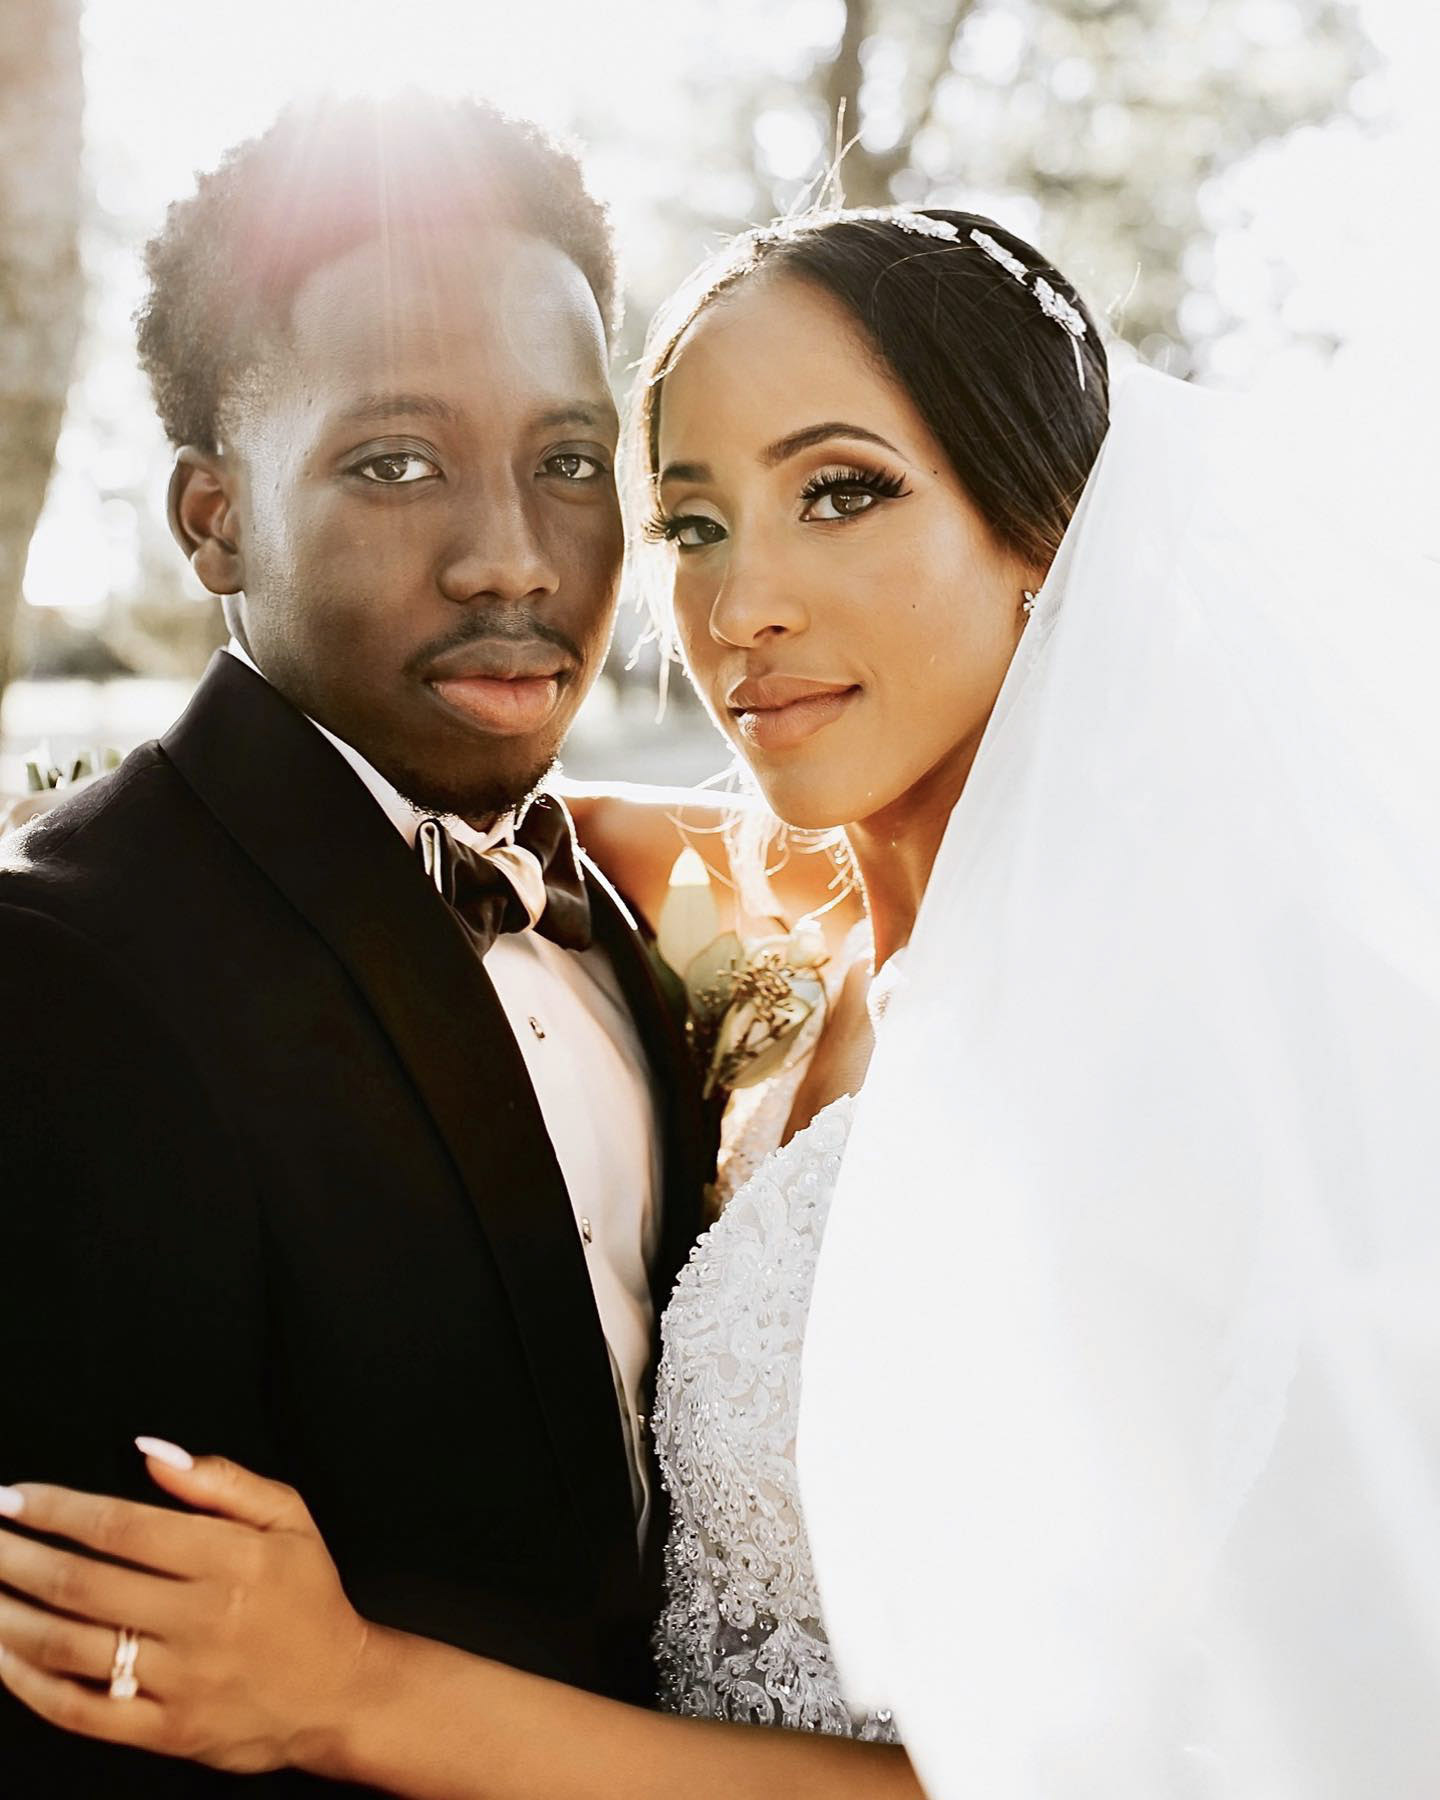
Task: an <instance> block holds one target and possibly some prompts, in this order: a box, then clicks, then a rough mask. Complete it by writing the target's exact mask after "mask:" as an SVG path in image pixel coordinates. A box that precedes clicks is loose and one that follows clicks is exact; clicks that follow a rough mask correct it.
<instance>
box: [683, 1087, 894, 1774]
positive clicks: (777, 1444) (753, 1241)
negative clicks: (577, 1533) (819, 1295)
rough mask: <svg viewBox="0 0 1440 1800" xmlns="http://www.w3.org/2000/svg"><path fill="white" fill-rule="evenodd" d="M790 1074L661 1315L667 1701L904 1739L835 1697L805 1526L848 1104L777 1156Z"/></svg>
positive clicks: (748, 1129)
mask: <svg viewBox="0 0 1440 1800" xmlns="http://www.w3.org/2000/svg"><path fill="white" fill-rule="evenodd" d="M797 1082H798V1074H794V1073H791V1072H787V1076H785V1077H781V1078H780V1079H778V1080H777V1081H775V1082H773V1083H771V1084H770V1086H769V1087H768V1088H766V1089H765V1090H763V1095H764V1099H763V1100H762V1101H760V1102H758V1103H757V1104H756V1106H755V1109H754V1110H753V1112H752V1113H751V1114H750V1116H749V1117H748V1118H747V1120H746V1123H745V1128H744V1129H743V1131H742V1133H741V1137H740V1140H739V1141H738V1142H737V1143H736V1144H735V1145H734V1147H733V1148H732V1152H731V1158H730V1165H729V1167H730V1170H731V1171H732V1172H735V1173H738V1172H739V1170H741V1169H743V1170H744V1171H745V1178H744V1180H743V1182H741V1183H739V1184H735V1183H734V1182H727V1184H726V1185H727V1187H728V1188H729V1191H730V1194H731V1198H730V1200H729V1203H728V1205H727V1206H726V1208H725V1211H724V1213H723V1214H722V1216H721V1217H720V1219H719V1221H718V1222H717V1223H716V1224H714V1225H712V1226H711V1228H710V1229H709V1230H708V1231H707V1232H706V1233H705V1234H704V1235H703V1236H702V1237H701V1238H700V1240H699V1242H698V1243H697V1244H696V1246H695V1248H694V1250H693V1251H692V1252H691V1255H690V1261H689V1263H688V1264H687V1265H686V1267H685V1269H684V1270H683V1271H682V1272H681V1275H680V1279H679V1282H678V1284H677V1286H676V1289H675V1295H674V1298H673V1299H672V1300H671V1302H670V1305H669V1308H668V1309H667V1311H666V1314H665V1320H664V1325H663V1342H664V1349H663V1353H662V1356H661V1361H660V1369H659V1374H658V1377H657V1382H656V1400H655V1432H656V1449H657V1451H658V1453H659V1457H660V1466H661V1470H662V1473H663V1477H664V1481H665V1486H666V1489H667V1491H668V1493H669V1495H670V1499H671V1505H672V1522H671V1532H670V1541H669V1544H668V1546H667V1549H666V1605H665V1610H664V1612H663V1613H662V1615H661V1618H660V1623H659V1625H658V1627H657V1631H656V1650H657V1656H658V1661H659V1667H660V1680H661V1698H662V1701H663V1704H664V1705H665V1706H666V1707H667V1708H668V1709H669V1710H670V1711H672V1712H680V1713H688V1714H690V1715H692V1716H695V1717H701V1718H713V1719H731V1720H735V1721H738V1722H743V1723H748V1724H762V1725H787V1726H791V1727H794V1728H797V1729H800V1730H804V1731H822V1732H827V1733H831V1734H834V1735H837V1736H844V1737H860V1738H865V1739H867V1740H870V1741H875V1742H885V1743H893V1742H896V1741H897V1738H896V1733H895V1727H894V1722H893V1720H892V1719H891V1716H890V1714H889V1713H888V1712H883V1711H881V1712H876V1713H873V1714H870V1713H866V1712H863V1711H859V1710H852V1709H851V1708H850V1707H849V1706H848V1705H847V1704H846V1702H845V1699H844V1697H843V1696H842V1694H841V1692H840V1686H839V1682H838V1679H837V1677H836V1672H835V1666H834V1663H833V1661H832V1659H831V1655H830V1646H829V1644H828V1642H827V1641H826V1637H825V1630H824V1626H823V1625H822V1623H821V1620H820V1608H819V1598H818V1595H817V1591H816V1583H815V1574H814V1570H813V1568H812V1567H811V1562H810V1546H809V1543H808V1541H807V1539H806V1536H805V1528H804V1523H803V1521H802V1519H801V1516H800V1509H799V1495H798V1487H797V1480H796V1471H795V1428H796V1421H797V1418H798V1413H799V1384H800V1349H801V1343H802V1340H803V1337H804V1332H805V1320H806V1315H807V1314H808V1312H809V1308H810V1295H811V1291H812V1288H813V1284H814V1278H815V1263H816V1258H817V1256H818V1253H819V1249H820V1240H821V1236H822V1233H823V1231H824V1226H825V1218H826V1215H827V1213H828V1211H829V1205H830V1197H831V1195H832V1193H833V1192H834V1188H835V1183H836V1179H837V1177H838V1175H839V1171H840V1157H841V1154H842V1152H843V1150H844V1148H845V1139H846V1136H847V1133H848V1131H849V1127H850V1119H851V1115H852V1113H853V1110H854V1101H853V1100H852V1099H849V1098H845V1099H841V1100H837V1101H835V1102H834V1103H833V1104H832V1105H830V1106H827V1107H825V1108H824V1109H823V1110H822V1111H821V1112H819V1113H817V1115H816V1116H815V1118H814V1119H813V1120H812V1121H811V1122H810V1124H809V1125H808V1126H806V1128H805V1129H804V1130H803V1131H801V1132H797V1134H796V1135H795V1137H794V1138H793V1139H792V1140H791V1142H790V1143H789V1144H787V1145H786V1146H785V1147H784V1148H783V1149H780V1150H775V1149H773V1145H774V1144H775V1142H776V1140H777V1139H778V1136H779V1133H780V1131H782V1130H783V1129H784V1122H785V1118H786V1116H787V1115H788V1112H789V1109H790V1104H791V1100H792V1098H793V1094H794V1091H795V1086H796V1084H797ZM777 1115H778V1122H777ZM767 1140H768V1144H769V1146H771V1148H770V1149H769V1150H768V1151H767V1152H766V1153H765V1154H764V1155H763V1159H762V1157H761V1155H760V1154H759V1153H758V1146H759V1145H760V1144H761V1143H765V1142H766V1141H767Z"/></svg>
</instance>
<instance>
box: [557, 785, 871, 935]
mask: <svg viewBox="0 0 1440 1800" xmlns="http://www.w3.org/2000/svg"><path fill="white" fill-rule="evenodd" d="M558 792H559V793H560V795H561V797H562V798H563V799H564V801H565V804H566V805H567V806H568V807H569V809H570V812H571V815H572V817H573V818H574V820H575V830H576V835H577V836H578V837H579V839H580V843H581V845H582V847H583V848H584V850H585V851H586V853H587V854H588V855H589V856H591V857H592V858H593V859H594V861H595V862H596V863H597V864H598V865H599V867H600V868H601V869H602V870H603V872H604V873H605V875H606V876H607V878H608V879H609V880H610V881H611V882H612V883H613V884H614V885H615V886H616V887H617V888H618V889H619V890H620V892H621V893H622V894H624V896H625V898H626V900H627V901H628V902H629V904H630V905H631V906H632V907H634V908H635V909H636V910H637V911H638V912H640V913H641V914H643V916H644V917H645V919H646V920H647V921H648V922H649V924H650V925H651V926H652V927H653V926H654V925H655V923H656V921H657V920H658V918H659V915H660V908H661V907H662V906H663V905H664V902H665V895H666V892H667V890H668V888H669V885H670V879H671V876H672V874H673V873H674V870H675V863H676V860H677V859H678V858H679V856H680V855H681V853H682V852H683V851H685V850H693V851H694V852H695V853H696V855H698V856H699V857H700V859H701V861H702V862H703V863H704V864H705V868H706V871H707V872H708V874H709V876H710V880H711V891H712V893H713V894H714V897H715V901H716V905H717V907H718V909H719V914H720V921H721V927H722V929H724V930H736V929H739V928H740V927H741V926H742V924H743V922H744V920H745V919H746V918H749V919H750V920H751V921H752V929H751V932H750V935H754V933H753V921H754V919H756V918H767V917H774V918H779V919H781V920H784V921H786V922H790V923H793V921H794V920H796V919H798V918H800V917H802V916H803V915H805V914H807V913H812V912H815V911H817V910H818V909H819V908H820V907H822V906H829V907H831V908H832V913H830V914H827V916H826V918H825V920H824V925H825V929H826V936H827V938H828V937H830V936H831V933H832V931H833V932H834V933H835V934H836V936H835V943H836V944H837V945H838V944H839V942H840V941H842V940H843V938H844V935H845V933H846V932H847V931H849V930H850V928H851V927H852V925H853V924H854V922H855V920H856V919H857V918H858V917H859V916H860V914H861V905H860V898H859V894H858V891H853V890H852V889H851V888H850V887H848V886H847V877H846V875H845V872H844V869H843V867H842V862H843V854H842V853H841V852H840V851H839V849H838V847H837V846H835V845H831V844H819V845H811V844H805V845H804V846H801V845H798V844H792V845H788V846H787V847H785V848H784V849H782V850H780V851H779V852H778V854H772V853H771V852H770V847H769V846H768V844H767V840H768V839H770V838H771V836H772V834H773V832H776V831H782V830H783V828H782V827H779V826H778V825H777V824H776V823H775V822H774V821H773V820H772V819H771V817H770V815H769V814H768V813H767V812H766V810H765V808H764V807H763V805H762V804H761V803H760V802H759V801H758V800H755V799H753V798H751V797H749V796H747V795H743V794H731V793H715V792H711V791H708V790H706V789H703V788H683V787H659V786H649V785H646V784H643V783H638V782H604V783H601V782H568V781H567V782H565V783H564V784H562V785H561V786H560V787H559V789H558ZM757 887H758V889H759V890H761V897H757ZM742 896H743V899H742ZM837 901H838V903H837Z"/></svg>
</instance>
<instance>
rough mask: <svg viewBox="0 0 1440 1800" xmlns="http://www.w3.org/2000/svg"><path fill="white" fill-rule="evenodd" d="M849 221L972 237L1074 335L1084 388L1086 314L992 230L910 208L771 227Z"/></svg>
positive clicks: (829, 214) (858, 209)
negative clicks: (1082, 350)
mask: <svg viewBox="0 0 1440 1800" xmlns="http://www.w3.org/2000/svg"><path fill="white" fill-rule="evenodd" d="M849 219H876V220H879V221H880V222H881V223H883V224H886V225H896V226H898V227H899V228H900V230H902V231H913V232H914V233H915V235H916V236H917V237H928V238H937V239H941V240H943V241H944V242H947V243H952V244H958V243H961V242H962V241H964V239H965V238H966V237H968V239H969V241H970V242H971V243H972V244H974V245H975V247H976V249H977V250H980V251H983V253H984V254H985V255H986V256H988V257H989V258H990V260H991V262H993V263H998V264H999V266H1000V267H1001V268H1002V269H1004V270H1005V272H1006V274H1007V275H1013V276H1014V277H1015V279H1016V281H1018V282H1019V283H1020V285H1021V287H1023V288H1026V289H1027V290H1028V291H1029V292H1030V293H1032V294H1033V295H1034V296H1035V299H1036V300H1037V301H1038V302H1039V305H1040V310H1041V312H1043V313H1044V315H1045V317H1046V318H1047V319H1053V320H1054V321H1055V323H1056V324H1057V325H1058V326H1059V327H1060V328H1061V330H1062V331H1065V332H1068V333H1069V337H1070V348H1071V349H1072V350H1073V351H1074V353H1075V376H1076V379H1077V380H1078V381H1079V383H1080V387H1081V390H1082V391H1083V390H1084V387H1085V359H1084V358H1083V357H1082V356H1081V354H1080V344H1081V342H1082V340H1083V339H1084V338H1085V337H1086V335H1087V331H1086V325H1085V320H1084V318H1083V317H1082V316H1081V314H1080V312H1079V310H1078V309H1077V308H1076V307H1074V306H1072V305H1071V303H1070V302H1069V301H1068V300H1067V299H1066V298H1065V296H1064V295H1063V294H1061V293H1058V292H1057V291H1056V290H1055V288H1054V287H1052V286H1051V284H1050V283H1049V282H1048V281H1046V280H1045V278H1044V276H1043V275H1036V276H1034V277H1032V276H1031V272H1030V270H1029V269H1028V268H1027V267H1026V266H1025V264H1024V263H1023V262H1022V261H1021V260H1020V258H1019V257H1018V256H1016V255H1015V254H1014V252H1013V251H1011V250H1007V249H1006V248H1005V246H1004V245H1003V244H1002V243H1000V242H999V240H998V239H996V238H993V237H991V235H990V233H989V232H988V231H980V230H979V229H978V228H977V229H972V230H970V231H969V232H967V233H962V232H961V230H960V227H959V226H958V225H955V224H953V223H952V222H951V221H950V220H949V219H932V218H931V217H930V215H929V214H928V213H923V212H915V211H914V210H912V208H910V207H908V206H848V207H839V206H836V207H822V208H817V209H814V210H811V211H809V212H804V213H797V214H794V215H792V216H791V217H790V218H788V219H785V220H783V221H782V222H781V223H780V224H778V225H773V226H770V227H769V228H768V230H769V232H771V233H773V234H774V235H776V236H779V237H787V236H790V237H793V236H798V235H799V234H800V233H801V232H802V231H812V230H814V229H815V227H816V226H819V225H828V224H830V223H832V222H838V221H842V220H849Z"/></svg>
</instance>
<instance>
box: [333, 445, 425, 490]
mask: <svg viewBox="0 0 1440 1800" xmlns="http://www.w3.org/2000/svg"><path fill="white" fill-rule="evenodd" d="M351 471H352V473H353V474H356V475H359V476H361V477H362V479H364V480H366V481H373V482H376V483H378V484H379V485H380V486H381V487H401V486H405V485H407V484H408V483H410V482H412V481H426V480H428V479H429V478H430V477H431V476H434V475H438V474H439V473H440V471H439V469H437V468H436V466H435V464H434V463H433V462H431V461H430V459H429V457H427V456H421V455H420V453H419V451H418V450H387V451H385V452H384V453H383V454H382V455H380V456H367V457H366V458H365V459H364V461H363V462H358V463H354V464H352V465H351Z"/></svg>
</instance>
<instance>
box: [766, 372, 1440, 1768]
mask: <svg viewBox="0 0 1440 1800" xmlns="http://www.w3.org/2000/svg"><path fill="white" fill-rule="evenodd" d="M1308 448H1309V447H1308V446H1299V445H1296V444H1293V443H1287V442H1286V441H1285V434H1284V431H1283V429H1278V428H1275V427H1273V426H1266V425H1264V424H1263V423H1262V422H1261V421H1260V420H1258V419H1257V418H1255V417H1253V416H1252V415H1251V413H1250V412H1249V411H1248V410H1247V408H1246V406H1245V404H1244V403H1243V402H1240V401H1236V400H1229V399H1226V398H1223V397H1219V396H1216V395H1212V394H1206V393H1203V392H1199V391H1196V390H1194V389H1191V388H1187V387H1185V386H1183V385H1181V384H1179V383H1176V382H1174V381H1170V380H1168V379H1166V378H1164V377H1162V376H1158V375H1154V374H1149V373H1145V372H1136V373H1132V374H1131V375H1130V376H1128V377H1127V378H1125V379H1123V380H1122V382H1121V383H1120V384H1119V387H1118V391H1117V395H1116V403H1115V409H1114V416H1113V422H1112V427H1111V431H1110V436H1109V438H1108V440H1107V443H1106V447H1105V450H1104V452H1103V454H1102V456H1101V459H1100V462H1099V464H1098V465H1097V468H1096V470H1095V473H1094V474H1093V475H1092V477H1091V480H1090V483H1089V486H1088V487H1087V490H1086V494H1085V497H1084V499H1083V501H1082V503H1081V506H1080V509H1079V511H1078V513H1077V515H1076V518H1075V520H1074V522H1073V524H1072V526H1071V529H1070V531H1069V533H1068V535H1067V537H1066V540H1065V543H1064V545H1063V547H1062V549H1061V552H1060V555H1059V557H1058V559H1057V561H1056V563H1055V566H1054V568H1053V570H1052V571H1051V574H1050V577H1049V579H1048V581H1047V582H1046V585H1045V588H1044V590H1043V592H1042V594H1041V596H1040V600H1039V603H1038V605H1037V607H1036V609H1035V612H1034V615H1033V617H1032V619H1031V621H1030V624H1029V626H1028V627H1027V629H1026V631H1025V634H1024V639H1023V642H1022V645H1021V648H1020V651H1019V653H1018V654H1017V656H1016V659H1015V662H1014V665H1013V667H1012V669H1011V672H1010V674H1009V677H1008V679H1007V681H1006V684H1005V687H1004V690H1003V692H1002V694H1001V697H1000V702H999V705H998V707H997V709H996V712H995V715H994V718H993V720H992V722H991V725H990V727H989V729H988V731H987V734H986V737H985V740H984V743H983V746H982V748H981V752H980V756H979V758H978V760H977V762H976V764H975V768H974V771H973V773H972V775H971V778H970V781H969V784H968V786H967V788H966V791H965V793H964V796H963V798H962V799H961V802H960V804H959V806H958V807H957V808H956V810H955V813H954V815H953V816H952V819H951V822H950V826H949V830H948V832H947V835H946V838H945V842H944V845H943V848H942V850H941V852H940V856H939V859H938V861H937V863H936V866H935V871H934V875H933V878H932V881H931V884H930V887H929V890H928V892H927V894H926V897H925V902H924V906H923V908H922V911H921V915H920V918H919V920H918V921H917V925H916V929H915V933H914V937H913V939H912V943H911V945H910V948H909V950H908V951H907V952H906V953H905V957H904V961H903V967H902V971H901V974H900V977H899V982H898V988H897V992H896V994H895V997H894V999H893V1001H892V1004H891V1008H890V1011H889V1013H888V1014H887V1016H886V1018H885V1020H884V1022H883V1023H882V1025H881V1028H880V1039H879V1044H878V1047H877V1051H876V1056H875V1060H874V1063H873V1065H872V1069H871V1073H870V1076H869V1079H868V1081H867V1083H866V1087H865V1091H864V1095H863V1097H862V1101H861V1104H860V1107H859V1110H858V1114H857V1118H856V1123H855V1128H854V1132H853V1136H852V1139H851V1143H850V1149H849V1152H848V1154H847V1157H846V1162H845V1168H844V1172H843V1175H842V1178H841V1183H840V1188H839V1191H838V1193H837V1195H836V1199H835V1204H834V1209H833V1212H832V1215H831V1219H830V1223H829V1226H828V1229H827V1236H826V1242H825V1246H824V1251H823V1254H822V1256H821V1260H820V1268H819V1276H818V1281H817V1286H816V1292H815V1299H814V1307H813V1311H812V1314H811V1319H810V1327H809V1335H808V1339H807V1346H806V1352H805V1365H804V1394H803V1401H802V1409H801V1424H800V1445H799V1458H800V1474H801V1482H802V1488H803V1494H804V1499H805V1505H806V1514H807V1519H808V1522H809V1527H810V1531H811V1536H812V1542H813V1548H814V1553H815V1559H816V1566H817V1569H818V1572H819V1577H820V1584H821V1590H822V1594H823V1598H824V1602H825V1609H826V1618H827V1624H828V1626H829V1629H830V1633H831V1636H832V1639H833V1641H834V1644H835V1647H836V1651H837V1655H838V1659H839V1663H840V1668H841V1673H842V1676H843V1677H844V1678H845V1679H846V1682H847V1687H848V1688H850V1689H853V1690H854V1692H855V1693H856V1694H857V1695H858V1696H861V1697H863V1698H865V1699H867V1700H871V1701H874V1702H879V1703H883V1704H888V1705H890V1706H892V1707H893V1708H894V1709H895V1711H896V1714H897V1716H898V1722H899V1725H900V1728H901V1730H902V1732H903V1734H904V1736H905V1738H906V1741H907V1743H908V1744H909V1746H910V1748H911V1751H912V1755H913V1757H914V1759H915V1763H916V1766H917V1769H918V1771H919V1774H920V1776H921V1779H922V1781H923V1782H924V1783H925V1785H926V1787H927V1788H928V1790H929V1792H930V1793H931V1794H932V1795H933V1796H935V1797H936V1800H1181V1797H1183V1800H1191V1797H1192V1796H1193V1797H1197V1800H1198V1797H1200V1796H1207V1797H1208V1796H1212V1795H1214V1796H1224V1797H1225V1800H1342V1797H1343V1800H1378V1797H1381V1796H1383V1797H1384V1800H1421V1797H1422V1796H1423V1797H1427V1800H1428V1797H1431V1796H1434V1795H1436V1794H1437V1793H1440V598H1437V595H1436V592H1435V584H1434V580H1433V565H1426V564H1425V563H1423V562H1422V561H1420V560H1419V559H1418V558H1417V559H1415V561H1414V562H1413V563H1410V564H1407V563H1406V562H1404V561H1403V560H1401V559H1399V558H1398V557H1395V558H1392V557H1391V555H1390V554H1389V552H1388V550H1387V546H1386V545H1385V544H1383V543H1379V542H1376V541H1374V540H1373V538H1371V539H1367V538H1366V537H1364V536H1363V535H1362V534H1361V532H1360V531H1359V529H1358V525H1359V523H1360V522H1359V521H1356V520H1349V519H1347V518H1346V517H1345V512H1346V508H1345V504H1344V494H1343V492H1342V493H1340V494H1338V495H1334V494H1330V495H1325V496H1323V497H1322V496H1321V494H1320V492H1319V490H1317V489H1315V488H1313V487H1311V486H1309V485H1307V481H1308V478H1306V477H1302V476H1301V475H1300V474H1299V470H1300V468H1301V465H1302V464H1303V463H1304V462H1305V461H1306V454H1305V453H1306V451H1307V450H1308ZM1427 567H1428V568H1429V569H1430V571H1431V572H1430V573H1429V574H1428V575H1427V574H1426V573H1425V571H1426V570H1427Z"/></svg>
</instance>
